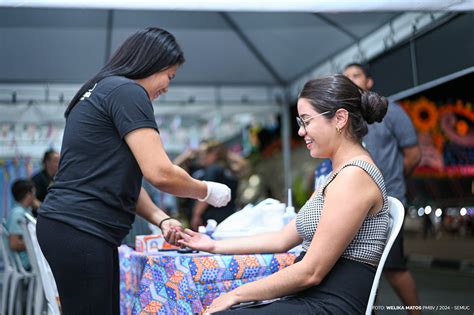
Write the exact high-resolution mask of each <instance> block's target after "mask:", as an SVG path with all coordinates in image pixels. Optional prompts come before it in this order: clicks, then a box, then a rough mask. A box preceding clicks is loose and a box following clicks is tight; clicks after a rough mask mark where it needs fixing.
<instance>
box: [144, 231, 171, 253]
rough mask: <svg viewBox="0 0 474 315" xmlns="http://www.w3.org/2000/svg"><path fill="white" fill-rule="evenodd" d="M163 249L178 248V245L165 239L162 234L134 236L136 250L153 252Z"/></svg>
mask: <svg viewBox="0 0 474 315" xmlns="http://www.w3.org/2000/svg"><path fill="white" fill-rule="evenodd" d="M163 249H179V247H178V246H174V245H171V244H170V243H168V242H167V241H165V238H164V237H163V234H152V235H137V236H136V237H135V250H136V251H137V252H145V253H153V252H158V251H160V250H163Z"/></svg>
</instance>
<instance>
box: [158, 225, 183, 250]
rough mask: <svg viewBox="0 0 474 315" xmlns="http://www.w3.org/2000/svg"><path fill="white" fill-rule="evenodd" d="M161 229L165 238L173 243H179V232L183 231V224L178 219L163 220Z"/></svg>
mask: <svg viewBox="0 0 474 315" xmlns="http://www.w3.org/2000/svg"><path fill="white" fill-rule="evenodd" d="M161 230H162V231H163V235H164V236H165V240H166V241H167V242H168V243H170V244H171V245H177V246H179V245H180V244H178V240H179V239H180V236H179V232H181V231H183V225H182V224H181V222H179V221H178V220H176V219H170V220H166V221H164V222H163V224H162V225H161Z"/></svg>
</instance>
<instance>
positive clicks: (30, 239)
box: [23, 214, 61, 315]
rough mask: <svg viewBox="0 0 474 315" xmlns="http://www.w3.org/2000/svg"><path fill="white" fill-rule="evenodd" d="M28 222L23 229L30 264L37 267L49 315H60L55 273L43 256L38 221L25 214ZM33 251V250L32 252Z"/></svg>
mask: <svg viewBox="0 0 474 315" xmlns="http://www.w3.org/2000/svg"><path fill="white" fill-rule="evenodd" d="M25 217H26V222H25V223H24V226H23V228H24V229H25V232H26V233H25V237H24V239H25V243H26V249H27V252H28V256H29V258H30V263H31V264H32V265H33V264H34V265H35V267H37V268H35V269H37V270H38V271H39V277H40V280H41V284H42V286H43V291H44V295H45V297H46V302H47V306H48V314H49V315H60V314H61V312H60V307H59V294H58V289H57V287H56V281H55V280H54V276H53V273H52V271H51V268H50V267H49V264H48V262H47V261H46V258H45V257H44V256H43V252H42V251H41V247H40V246H39V243H38V239H37V238H36V219H35V218H33V217H32V216H31V215H29V214H25ZM31 249H32V250H31Z"/></svg>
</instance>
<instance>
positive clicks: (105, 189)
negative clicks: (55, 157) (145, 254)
mask: <svg viewBox="0 0 474 315" xmlns="http://www.w3.org/2000/svg"><path fill="white" fill-rule="evenodd" d="M139 128H154V129H156V130H157V131H158V127H157V125H156V122H155V117H154V113H153V106H152V104H151V102H150V99H149V98H148V94H147V92H146V91H145V89H144V88H143V87H142V86H140V85H139V84H137V83H136V82H135V81H133V80H129V79H127V78H124V77H117V76H115V77H108V78H105V79H103V80H101V81H100V82H98V83H97V84H96V85H95V87H94V88H93V89H92V90H90V91H89V92H86V93H85V94H84V97H83V98H82V99H81V100H80V101H79V103H78V104H76V106H75V107H74V109H73V110H72V111H71V113H70V114H69V116H68V118H67V120H66V127H65V130H64V137H63V143H62V147H61V158H60V161H59V169H58V173H57V174H56V176H55V182H54V184H53V185H52V186H51V188H50V190H49V192H48V194H47V196H46V199H45V201H44V202H43V203H42V205H41V207H40V209H39V211H38V212H39V214H40V215H41V216H44V217H47V218H50V219H55V220H58V221H61V222H64V223H67V224H70V225H72V226H73V227H75V228H77V229H79V230H82V231H85V232H88V233H91V234H94V235H96V236H99V237H101V238H103V239H105V240H107V241H109V242H111V243H113V244H115V245H117V246H118V245H120V243H121V241H122V239H123V237H125V235H127V233H128V231H129V229H130V227H131V224H132V223H133V220H134V218H135V206H136V202H137V199H138V195H139V192H140V187H141V181H142V172H141V170H140V168H139V166H138V163H137V161H136V160H135V158H134V156H133V154H132V152H131V151H130V149H129V147H128V145H127V143H126V142H125V140H124V137H125V135H126V134H127V133H129V132H131V131H133V130H135V129H139Z"/></svg>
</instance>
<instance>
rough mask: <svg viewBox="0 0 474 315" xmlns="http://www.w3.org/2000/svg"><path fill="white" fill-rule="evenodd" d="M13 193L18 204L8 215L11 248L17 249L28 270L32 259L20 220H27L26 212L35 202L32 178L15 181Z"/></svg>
mask: <svg viewBox="0 0 474 315" xmlns="http://www.w3.org/2000/svg"><path fill="white" fill-rule="evenodd" d="M11 190H12V195H13V199H15V201H16V204H15V205H14V206H13V208H12V209H11V210H10V212H9V213H8V216H7V224H6V228H7V231H8V234H9V243H10V248H11V249H12V250H13V251H17V252H18V254H19V256H20V260H21V263H22V265H23V267H24V268H25V269H26V270H29V269H30V261H29V259H28V254H27V253H26V246H25V241H24V240H23V229H22V227H21V225H20V222H21V221H23V220H25V213H28V214H30V215H31V214H32V213H31V207H33V204H34V202H35V199H36V196H35V185H34V184H33V182H32V181H31V180H26V179H18V180H16V181H15V182H13V185H12V189H11Z"/></svg>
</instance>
